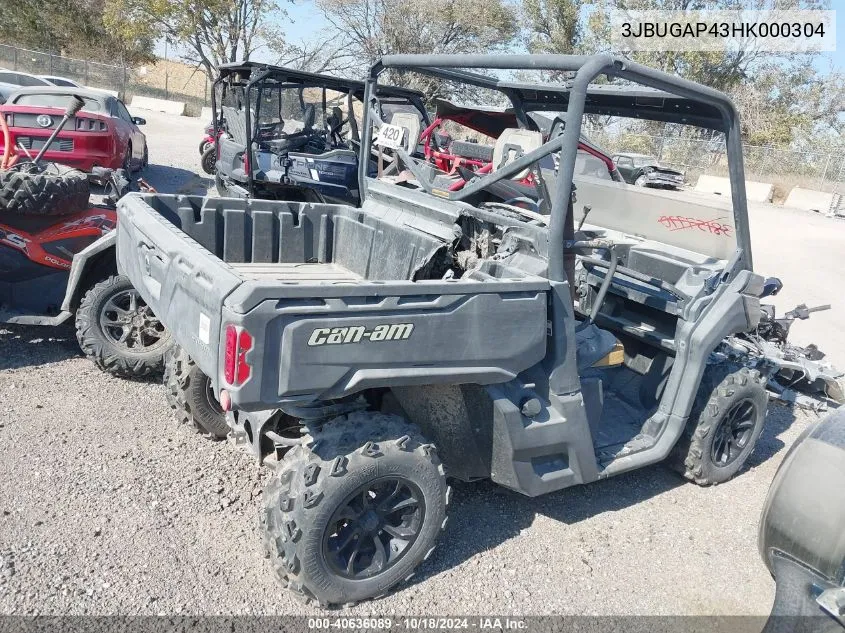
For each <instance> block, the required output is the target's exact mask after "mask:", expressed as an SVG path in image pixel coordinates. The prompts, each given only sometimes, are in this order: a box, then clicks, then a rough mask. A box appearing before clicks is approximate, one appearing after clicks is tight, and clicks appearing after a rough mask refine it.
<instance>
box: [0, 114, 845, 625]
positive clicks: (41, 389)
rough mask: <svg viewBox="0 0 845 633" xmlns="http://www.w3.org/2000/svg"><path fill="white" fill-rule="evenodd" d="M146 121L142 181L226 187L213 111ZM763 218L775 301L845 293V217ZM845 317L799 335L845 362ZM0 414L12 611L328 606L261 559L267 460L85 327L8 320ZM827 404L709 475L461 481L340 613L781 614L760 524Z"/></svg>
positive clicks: (778, 411) (827, 318)
mask: <svg viewBox="0 0 845 633" xmlns="http://www.w3.org/2000/svg"><path fill="white" fill-rule="evenodd" d="M139 114H141V115H142V116H145V117H146V118H147V120H148V122H149V124H148V126H147V128H146V130H145V131H146V132H147V133H148V135H149V143H150V157H151V161H152V163H153V165H151V166H150V168H149V170H148V172H147V174H145V176H146V177H147V179H148V180H149V181H150V182H151V183H152V184H153V185H154V186H156V187H157V188H159V189H160V190H161V191H163V192H164V191H179V192H182V193H193V192H203V191H205V190H207V189H208V188H209V187H211V186H212V183H211V181H210V179H209V178H205V177H200V176H197V175H196V174H195V172H194V170H195V169H198V160H199V155H198V153H197V147H196V146H197V144H198V143H199V140H200V134H201V130H202V126H203V124H204V122H202V121H197V120H190V119H174V118H173V117H167V116H165V115H161V114H155V113H147V112H144V113H139ZM752 213H753V216H752V217H753V223H754V225H753V229H754V231H755V233H754V235H755V238H754V239H755V246H756V247H757V251H756V256H757V267H758V269H760V270H762V271H763V272H765V273H769V274H779V275H780V276H781V277H783V278H784V280H785V281H787V282H791V281H792V282H793V283H795V284H796V285H797V286H798V287H797V288H794V289H793V288H790V286H787V289H786V290H785V291H784V295H783V296H781V297H779V298H778V302H779V304H780V303H783V307H786V308H789V307H792V306H790V305H787V304H788V303H789V302H792V303H796V302H798V301H800V300H807V301H808V302H809V301H811V300H812V301H816V300H817V299H821V300H824V298H825V296H827V295H826V293H827V292H829V288H830V287H831V286H834V287H836V286H835V284H838V287H840V288H841V287H842V272H841V269H840V270H839V271H837V270H835V269H831V268H829V267H828V261H827V259H826V258H828V257H832V256H833V252H836V251H835V249H836V248H838V249H839V250H838V252H839V253H841V252H842V247H843V245H845V223H839V224H835V223H833V222H832V221H830V220H825V219H824V218H819V217H817V216H809V215H804V214H802V215H800V216H796V215H795V214H792V213H791V212H784V211H780V210H778V211H777V212H775V211H771V207H769V208H768V210H766V209H756V208H755V209H753V210H752ZM763 213H768V214H769V215H766V216H763V215H762V214H763ZM787 235H788V236H789V239H790V242H789V243H788V244H786V243H784V237H783V236H787ZM811 238H812V240H816V239H818V240H820V241H821V240H823V242H813V241H811ZM820 243H823V245H824V249H825V250H826V251H832V252H830V253H829V256H828V255H825V254H824V253H822V254H821V255H820V254H819V252H820V248H819V244H820ZM799 266H810V267H811V269H812V270H813V271H814V273H813V275H811V276H810V278H809V279H806V278H805V277H804V275H803V274H802V272H801V271H802V270H803V268H798V267H799ZM836 275H838V277H837V276H836ZM793 280H795V281H793ZM799 290H800V292H799ZM802 293H806V294H802ZM787 300H788V301H787ZM842 314H843V313H842V309H841V307H839V306H836V307H835V310H834V311H831V312H829V313H825V315H818V316H817V317H814V322H813V323H814V325H813V327H811V328H808V329H806V330H804V331H802V335H807V336H809V335H812V336H815V337H816V338H815V340H816V342H818V343H819V344H820V346H821V347H822V349H826V350H827V349H828V348H829V345H828V343H830V344H831V345H832V349H830V350H829V351H830V353H831V355H832V357H833V358H835V359H837V358H838V359H841V360H839V362H840V363H841V364H845V362H843V361H845V353H844V352H845V345H844V344H843V342H842V338H841V336H842V335H841V334H840V333H837V332H836V328H835V327H834V324H835V323H836V320H837V319H840V320H841V316H842ZM802 325H804V324H802ZM837 336H838V337H839V338H837ZM0 410H2V411H3V412H4V415H3V417H2V418H0V480H2V481H3V482H4V484H3V486H2V488H0V614H36V613H37V614H103V615H106V614H121V615H134V614H297V613H298V614H301V613H313V612H315V610H314V609H309V608H306V607H304V606H303V605H301V604H300V603H299V602H297V601H295V600H293V599H292V598H291V597H290V596H289V595H288V594H287V593H286V592H284V591H283V590H281V589H280V588H279V587H278V586H277V585H276V582H275V581H274V578H273V575H272V573H271V571H270V569H269V565H268V564H267V563H266V561H265V560H264V558H263V557H262V555H261V552H260V548H259V535H258V531H257V512H258V508H259V506H260V497H261V489H262V487H263V479H264V478H265V477H266V473H264V472H262V471H261V470H260V469H258V468H257V467H256V464H255V462H254V460H253V459H252V458H251V457H250V456H249V455H247V454H246V453H245V452H242V451H241V450H240V449H238V448H235V447H233V446H231V445H229V444H228V443H226V442H222V443H211V442H209V441H207V440H204V439H203V438H201V437H199V436H197V435H194V434H192V433H191V432H190V431H189V430H188V429H186V428H180V427H177V426H176V424H175V423H174V422H173V421H172V419H171V417H170V415H169V411H168V409H167V407H166V405H165V402H164V394H163V389H162V387H161V386H160V385H158V384H155V383H153V382H130V381H125V380H119V379H115V378H111V377H109V376H107V375H105V374H103V373H101V372H99V371H97V370H96V369H95V368H94V366H93V365H92V364H91V363H89V362H88V361H87V360H85V359H84V358H82V357H81V354H80V352H79V350H78V347H77V345H76V340H75V338H74V335H73V331H72V329H71V328H70V327H62V328H52V329H47V328H35V327H18V326H5V329H0ZM813 417H814V416H813V415H808V414H806V413H803V412H799V411H793V410H791V409H789V408H786V407H784V406H781V405H777V404H773V405H772V406H771V407H770V412H769V416H768V420H767V425H766V429H765V431H764V434H763V437H762V438H761V441H760V444H759V445H758V449H757V451H756V452H755V454H754V455H753V457H752V459H751V462H750V467H749V468H748V469H747V470H745V471H744V472H743V473H742V474H741V475H740V476H738V477H737V478H736V479H734V480H733V481H731V482H729V483H727V484H724V485H721V486H718V487H714V488H708V489H703V488H699V487H696V486H694V485H691V484H686V483H684V482H683V481H682V480H681V479H680V478H678V477H677V476H676V475H675V474H673V473H671V472H670V471H669V470H668V469H666V468H664V467H662V466H656V467H652V468H647V469H644V470H642V471H639V472H635V473H631V474H627V475H622V476H619V477H617V478H615V479H611V480H608V481H603V482H600V483H596V484H591V485H589V486H584V487H579V488H573V489H569V490H564V491H561V492H559V493H555V494H551V495H548V496H545V497H541V498H538V499H527V498H524V497H521V496H519V495H516V494H512V493H509V492H507V491H504V490H502V489H499V488H497V487H496V486H493V485H492V484H489V483H480V484H472V485H469V484H457V485H456V486H455V494H454V496H453V501H452V504H451V508H450V517H451V518H450V522H449V524H448V526H447V528H446V531H445V533H444V534H443V535H442V537H441V541H440V546H439V547H438V548H437V549H436V550H435V553H434V554H433V555H432V557H431V558H430V559H429V560H428V561H427V562H426V563H424V564H423V566H422V567H421V568H420V570H419V572H418V574H417V575H416V576H415V577H414V579H413V581H412V582H411V583H410V584H407V585H403V586H401V587H400V589H399V590H398V591H397V592H395V593H393V594H392V595H391V596H388V597H387V598H385V599H382V600H379V601H376V602H369V603H365V604H363V605H359V606H358V607H355V608H353V609H350V610H346V611H345V612H344V615H346V614H389V615H393V616H397V615H403V614H426V615H446V614H466V613H479V614H483V613H496V614H517V615H529V614H602V615H604V614H718V615H728V614H731V615H733V614H755V615H757V614H766V613H768V611H769V609H770V606H771V601H772V597H773V588H774V584H773V582H772V580H771V579H770V577H769V574H768V572H767V571H766V569H765V567H764V565H763V563H762V561H761V560H760V557H759V554H758V551H757V542H756V540H757V523H758V518H759V515H760V510H761V507H762V504H763V501H764V498H765V495H766V492H767V490H768V487H769V484H770V482H771V480H772V477H773V475H774V473H775V470H776V469H777V466H778V464H779V463H780V461H781V459H782V458H783V455H784V453H785V450H786V448H787V447H788V446H789V445H790V444H791V443H792V442H793V441H794V440H795V438H796V437H797V435H798V434H799V433H800V432H801V430H803V429H804V428H805V427H806V425H807V424H808V423H809V422H810V421H811V420H812V419H813Z"/></svg>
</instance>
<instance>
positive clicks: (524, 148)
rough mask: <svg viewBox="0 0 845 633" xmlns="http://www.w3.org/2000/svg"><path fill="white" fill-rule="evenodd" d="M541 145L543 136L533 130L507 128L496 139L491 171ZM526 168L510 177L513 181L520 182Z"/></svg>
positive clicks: (526, 170)
mask: <svg viewBox="0 0 845 633" xmlns="http://www.w3.org/2000/svg"><path fill="white" fill-rule="evenodd" d="M542 144H543V135H542V134H541V133H540V132H536V131H534V130H521V129H519V128H515V127H509V128H507V129H506V130H505V131H504V132H502V134H501V136H499V138H498V139H496V145H495V147H494V148H493V171H496V170H498V169H501V168H502V167H504V166H505V165H507V164H509V163H512V162H513V161H515V160H516V159H518V158H521V157H522V156H524V155H525V154H528V153H530V152H533V151H534V150H535V149H537V148H539V147H540V146H541V145H542ZM528 171H529V170H528V168H525V169H523V170H522V171H521V172H519V173H518V174H515V175H514V176H511V178H512V179H513V180H521V179H523V178H525V177H526V176H527V175H528Z"/></svg>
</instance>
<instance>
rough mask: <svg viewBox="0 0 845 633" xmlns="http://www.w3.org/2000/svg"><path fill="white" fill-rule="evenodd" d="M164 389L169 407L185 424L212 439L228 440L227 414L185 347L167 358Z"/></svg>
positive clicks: (209, 380) (206, 378)
mask: <svg viewBox="0 0 845 633" xmlns="http://www.w3.org/2000/svg"><path fill="white" fill-rule="evenodd" d="M164 387H165V397H166V399H167V404H169V405H170V408H171V409H172V410H173V415H175V416H176V419H177V420H178V421H179V422H180V423H181V424H184V425H186V426H190V427H191V428H193V429H194V430H195V431H197V433H200V434H202V435H205V436H207V437H209V438H212V439H216V440H222V439H226V436H228V435H229V426H228V425H227V424H226V413H225V412H224V411H223V409H222V407H221V406H220V403H219V402H217V398H215V396H214V391H213V389H212V385H211V379H210V378H209V377H208V376H207V375H205V374H204V373H203V371H202V370H201V369H200V368H199V367H197V364H196V363H195V362H194V361H193V359H192V358H191V357H190V356H189V355H188V352H186V351H185V350H184V349H182V348H181V347H176V348H175V349H174V350H173V352H172V353H171V354H168V355H167V359H166V361H165V366H164Z"/></svg>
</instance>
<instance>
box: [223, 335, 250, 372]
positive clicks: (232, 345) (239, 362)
mask: <svg viewBox="0 0 845 633" xmlns="http://www.w3.org/2000/svg"><path fill="white" fill-rule="evenodd" d="M251 349H252V336H251V335H250V333H249V332H247V331H246V330H245V329H243V328H242V327H238V326H236V325H227V326H226V350H225V354H224V359H223V378H224V379H225V380H226V382H227V383H228V384H230V385H232V386H235V387H237V386H240V385H242V384H244V383H245V382H246V381H247V380H249V377H250V375H251V374H252V367H251V366H250V364H249V363H248V362H247V361H246V353H247V352H248V351H250V350H251Z"/></svg>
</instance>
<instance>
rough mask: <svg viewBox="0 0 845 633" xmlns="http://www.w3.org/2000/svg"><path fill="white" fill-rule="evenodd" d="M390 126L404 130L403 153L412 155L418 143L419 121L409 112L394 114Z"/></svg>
mask: <svg viewBox="0 0 845 633" xmlns="http://www.w3.org/2000/svg"><path fill="white" fill-rule="evenodd" d="M390 125H397V126H399V127H401V128H402V129H404V130H405V143H404V146H405V151H406V152H408V153H409V154H413V153H414V152H416V151H417V145H419V142H420V131H421V130H420V119H419V117H418V116H417V115H416V114H413V113H411V112H394V113H393V116H392V117H391V118H390Z"/></svg>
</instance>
